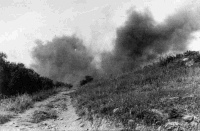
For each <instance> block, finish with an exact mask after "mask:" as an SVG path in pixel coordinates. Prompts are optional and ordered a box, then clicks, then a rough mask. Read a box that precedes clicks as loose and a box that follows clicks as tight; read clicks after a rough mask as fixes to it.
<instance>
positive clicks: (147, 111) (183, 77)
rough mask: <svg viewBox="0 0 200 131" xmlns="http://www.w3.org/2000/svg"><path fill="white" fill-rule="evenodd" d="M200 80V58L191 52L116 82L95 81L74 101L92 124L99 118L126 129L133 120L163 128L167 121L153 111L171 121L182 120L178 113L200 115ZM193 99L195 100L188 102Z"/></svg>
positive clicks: (112, 79) (140, 70) (122, 76)
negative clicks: (188, 97) (174, 99)
mask: <svg viewBox="0 0 200 131" xmlns="http://www.w3.org/2000/svg"><path fill="white" fill-rule="evenodd" d="M199 76H200V54H199V52H194V51H187V52H185V53H184V54H177V55H175V56H169V57H166V58H161V59H160V61H159V62H157V63H154V64H152V65H149V66H145V67H144V68H141V69H139V70H136V71H132V72H127V73H124V74H121V75H119V76H117V77H115V78H102V79H101V80H98V81H97V80H95V81H93V82H91V83H89V84H87V85H84V86H81V87H80V88H79V89H78V90H77V91H76V92H75V93H73V94H72V97H73V98H74V100H75V101H76V102H75V106H77V112H78V114H79V115H80V116H85V117H86V118H88V119H89V120H93V118H94V116H98V117H106V118H108V119H115V120H116V119H117V120H119V121H120V122H122V123H123V125H124V126H126V125H127V124H128V120H130V119H134V120H135V121H137V122H138V123H141V122H143V123H144V124H145V125H152V124H156V125H162V124H163V123H165V122H166V119H162V118H160V117H159V116H158V115H155V113H154V112H153V111H152V110H154V111H155V109H156V110H160V111H162V112H164V113H167V114H168V115H169V116H168V118H177V117H179V113H178V112H181V114H182V113H185V112H188V113H200V112H199V109H200V102H199V101H200V96H199V91H200V90H199V88H198V85H199V84H200V83H199V81H200V77H199ZM190 95H192V96H195V97H191V99H186V98H187V96H190ZM172 98H178V101H171V99H172Z"/></svg>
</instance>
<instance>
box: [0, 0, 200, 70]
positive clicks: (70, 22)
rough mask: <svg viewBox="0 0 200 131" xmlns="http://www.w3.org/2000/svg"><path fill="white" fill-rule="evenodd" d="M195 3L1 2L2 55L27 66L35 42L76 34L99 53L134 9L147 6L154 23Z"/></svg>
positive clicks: (194, 43)
mask: <svg viewBox="0 0 200 131" xmlns="http://www.w3.org/2000/svg"><path fill="white" fill-rule="evenodd" d="M194 3H195V4H200V2H198V0H190V1H189V0H0V12H1V15H0V16H1V17H0V18H1V19H0V52H5V53H6V54H7V55H8V60H10V61H13V62H22V63H24V64H25V65H27V66H28V65H30V64H31V62H32V59H31V54H30V52H31V49H32V48H33V47H34V46H35V44H34V41H35V40H36V39H40V40H42V41H47V40H52V38H53V37H55V36H62V35H70V34H74V33H75V34H77V35H78V36H79V37H80V38H82V39H84V42H85V44H86V45H92V46H96V47H99V48H96V50H95V51H96V52H100V51H102V50H106V49H111V48H112V46H111V45H112V40H113V38H114V37H115V30H116V28H117V27H119V26H121V25H123V22H124V21H125V20H126V17H127V15H126V12H127V10H128V9H130V8H131V7H133V8H135V9H136V10H139V11H143V10H144V9H146V8H147V7H148V9H149V10H150V11H151V12H152V15H153V16H154V18H155V20H156V21H158V22H162V21H163V20H164V19H165V18H166V17H167V16H168V15H170V14H173V13H174V12H176V10H178V9H179V8H180V7H182V6H185V5H191V6H190V8H192V7H193V5H194ZM194 36H195V39H194V40H193V41H191V43H192V46H190V48H191V49H195V50H200V45H199V44H200V32H196V33H195V34H194ZM198 43H199V44H198Z"/></svg>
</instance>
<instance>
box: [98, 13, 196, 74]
mask: <svg viewBox="0 0 200 131" xmlns="http://www.w3.org/2000/svg"><path fill="white" fill-rule="evenodd" d="M199 29H200V26H199V18H198V15H195V14H194V12H193V13H191V12H189V11H186V10H185V11H180V12H178V13H176V14H174V15H173V16H170V17H168V18H167V19H166V20H165V21H164V22H162V23H157V22H156V21H155V20H154V19H153V17H152V16H151V14H150V13H147V12H145V13H139V12H136V11H131V13H130V15H129V17H128V20H127V21H126V22H125V25H124V26H122V27H120V28H118V29H117V32H116V36H117V37H116V40H115V49H114V52H112V53H110V54H109V53H107V54H104V55H102V58H103V59H102V68H103V69H104V70H106V71H105V72H108V71H111V70H112V71H113V72H119V71H120V72H125V71H128V70H131V69H133V68H136V67H138V66H141V65H142V64H144V63H147V62H150V61H152V60H155V59H156V58H158V57H159V56H160V55H163V54H165V53H168V52H169V51H170V52H182V51H185V50H187V45H188V43H189V41H190V39H191V38H192V36H191V34H192V33H193V32H195V31H197V30H199ZM113 72H112V73H113Z"/></svg>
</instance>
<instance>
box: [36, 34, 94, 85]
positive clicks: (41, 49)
mask: <svg viewBox="0 0 200 131" xmlns="http://www.w3.org/2000/svg"><path fill="white" fill-rule="evenodd" d="M36 43H37V46H36V47H35V48H34V49H33V52H32V56H33V58H34V60H35V64H33V65H32V67H33V68H34V69H35V70H36V71H37V72H38V73H40V74H41V75H43V76H47V77H49V78H51V79H53V80H58V81H64V82H75V81H76V80H78V79H81V77H83V76H84V75H87V73H92V71H93V69H94V68H93V67H94V66H93V65H92V64H91V63H92V60H93V57H92V56H91V55H90V54H89V53H88V50H87V49H86V47H85V46H84V45H83V42H82V40H80V39H79V38H77V37H75V36H63V37H55V38H54V39H53V40H52V41H49V42H47V43H46V44H44V43H43V42H41V41H39V40H38V41H37V42H36Z"/></svg>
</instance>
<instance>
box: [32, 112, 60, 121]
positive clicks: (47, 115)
mask: <svg viewBox="0 0 200 131" xmlns="http://www.w3.org/2000/svg"><path fill="white" fill-rule="evenodd" d="M57 117H58V116H57V112H56V111H54V110H36V111H34V113H33V115H32V120H31V122H32V123H39V122H42V121H45V120H47V119H56V118H57Z"/></svg>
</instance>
